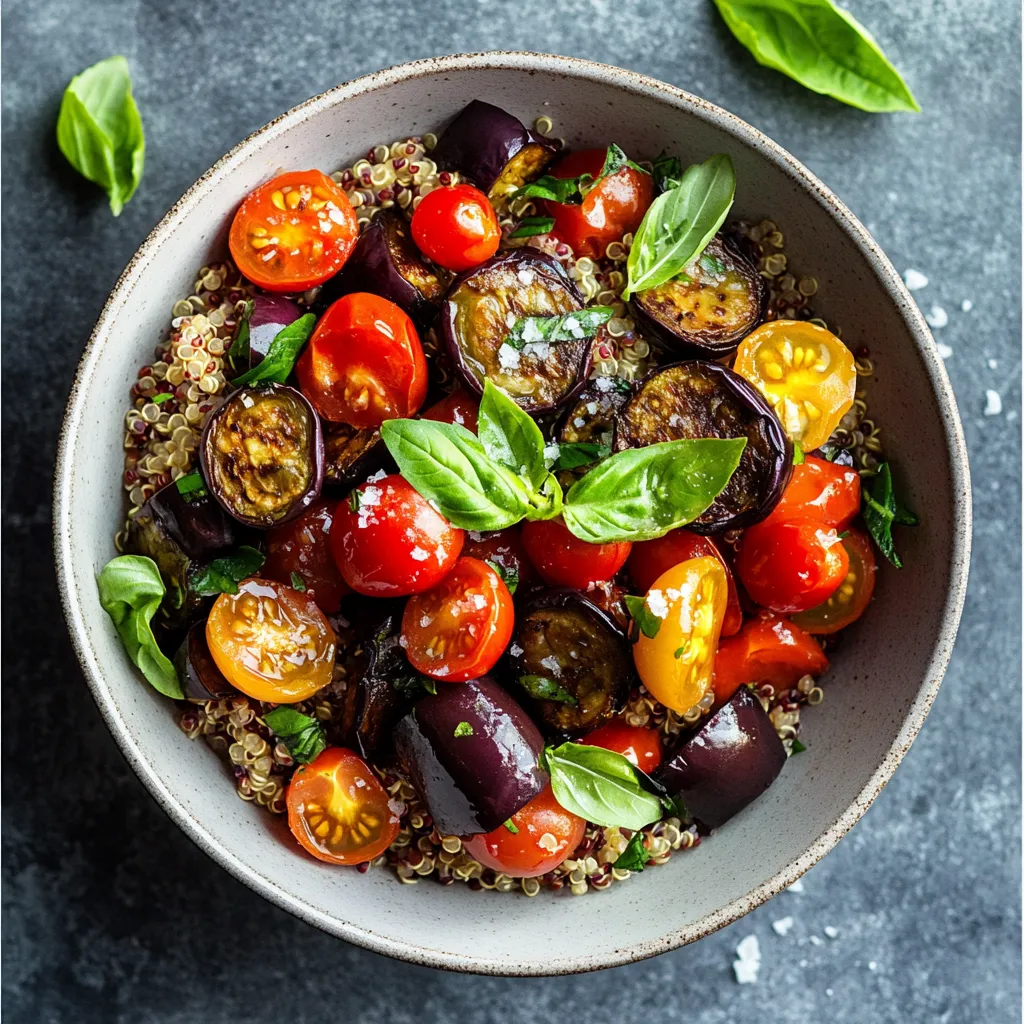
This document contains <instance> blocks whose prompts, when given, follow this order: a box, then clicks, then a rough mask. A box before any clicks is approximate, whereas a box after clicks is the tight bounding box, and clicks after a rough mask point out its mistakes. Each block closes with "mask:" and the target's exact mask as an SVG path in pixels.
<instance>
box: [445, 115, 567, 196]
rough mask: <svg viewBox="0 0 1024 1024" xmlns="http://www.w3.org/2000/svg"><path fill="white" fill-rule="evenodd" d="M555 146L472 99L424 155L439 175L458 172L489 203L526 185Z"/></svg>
mask: <svg viewBox="0 0 1024 1024" xmlns="http://www.w3.org/2000/svg"><path fill="white" fill-rule="evenodd" d="M558 149H559V145H558V143H557V142H556V141H555V140H554V139H548V138H545V137H544V136H543V135H538V134H537V133H536V132H533V131H531V130H530V129H529V128H527V127H526V126H525V125H524V124H523V123H522V121H520V120H518V119H517V118H515V117H513V116H512V115H511V114H509V113H507V112H506V111H504V110H502V109H501V107H496V106H494V105H493V104H491V103H484V102H483V100H473V101H472V102H471V103H469V104H467V105H466V106H465V107H463V108H462V110H461V111H460V112H459V113H458V114H456V115H455V118H454V120H452V122H451V123H450V124H449V125H448V127H447V128H446V129H445V130H444V133H443V134H442V135H441V138H440V139H439V140H438V143H437V145H436V146H435V147H434V150H433V152H432V153H431V154H430V156H431V159H432V160H433V161H434V162H435V163H436V164H437V166H438V167H439V168H440V169H441V170H443V171H458V172H459V173H460V174H464V175H465V176H466V177H467V178H469V179H470V181H472V182H473V183H474V184H476V185H478V186H479V187H480V188H481V189H483V191H484V192H486V193H487V194H488V195H489V196H490V197H491V199H497V198H499V197H501V196H504V195H507V194H508V193H510V192H514V191H515V190H516V189H517V188H519V187H520V186H522V185H525V184H526V182H528V181H532V180H533V179H534V178H536V177H537V176H538V175H539V174H540V172H541V171H543V170H544V168H545V167H547V165H548V164H549V163H550V162H551V160H552V159H553V158H554V156H555V154H556V153H557V152H558Z"/></svg>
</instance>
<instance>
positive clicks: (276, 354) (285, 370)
mask: <svg viewBox="0 0 1024 1024" xmlns="http://www.w3.org/2000/svg"><path fill="white" fill-rule="evenodd" d="M315 326H316V317H315V316H314V315H313V314H312V313H305V314H303V315H302V316H300V317H299V319H298V320H294V321H292V323H290V324H288V326H287V327H282V328H281V330H279V331H278V332H277V334H275V335H274V340H273V341H272V342H271V343H270V348H269V349H268V350H267V354H266V356H264V358H263V361H262V362H261V363H258V364H257V365H256V366H254V367H253V368H252V369H251V370H249V371H247V372H246V373H243V374H242V376H241V377H236V378H235V379H234V380H233V381H232V382H231V383H232V384H233V385H234V386H235V387H236V388H240V387H242V386H243V385H245V384H271V383H272V384H283V383H284V382H285V381H286V380H287V379H288V377H289V375H290V374H291V372H292V368H293V367H294V366H295V360H296V359H298V358H299V353H300V352H301V351H302V349H303V347H304V346H305V344H306V342H307V341H309V336H310V335H311V334H312V333H313V328H314V327H315ZM232 347H234V346H232Z"/></svg>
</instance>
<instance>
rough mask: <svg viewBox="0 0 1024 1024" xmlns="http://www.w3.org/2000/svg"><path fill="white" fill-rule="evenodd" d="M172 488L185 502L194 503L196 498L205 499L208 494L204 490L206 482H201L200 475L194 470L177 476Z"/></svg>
mask: <svg viewBox="0 0 1024 1024" xmlns="http://www.w3.org/2000/svg"><path fill="white" fill-rule="evenodd" d="M174 486H175V487H177V488H178V493H179V494H180V495H181V496H182V497H183V498H184V499H185V500H186V501H195V500H196V499H197V498H205V497H206V495H207V494H208V493H209V492H208V491H207V490H206V481H205V480H203V477H202V474H201V473H200V472H199V471H198V470H195V471H193V472H191V473H186V474H185V475H184V476H179V477H178V479H177V480H175V481H174Z"/></svg>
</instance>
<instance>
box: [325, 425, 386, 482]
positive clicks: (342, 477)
mask: <svg viewBox="0 0 1024 1024" xmlns="http://www.w3.org/2000/svg"><path fill="white" fill-rule="evenodd" d="M321 426H322V429H323V432H324V488H325V489H327V490H331V491H335V492H337V491H346V492H347V491H349V490H351V489H352V488H353V487H355V486H356V484H361V483H362V482H363V481H364V480H365V479H366V478H367V477H368V476H372V475H373V474H374V473H376V472H377V471H378V470H380V469H384V468H385V467H386V466H390V465H391V461H390V459H391V456H390V455H389V454H388V450H387V446H386V445H385V444H384V442H383V441H382V440H381V437H380V430H378V429H377V428H376V427H374V428H373V429H372V430H357V429H356V428H355V427H352V426H349V424H347V423H328V422H327V421H324V422H323V423H322V424H321Z"/></svg>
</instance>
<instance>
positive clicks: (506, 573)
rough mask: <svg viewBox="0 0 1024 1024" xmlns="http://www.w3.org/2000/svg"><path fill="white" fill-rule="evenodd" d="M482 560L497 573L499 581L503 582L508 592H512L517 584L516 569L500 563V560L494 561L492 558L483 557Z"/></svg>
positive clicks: (517, 575) (517, 574) (517, 573)
mask: <svg viewBox="0 0 1024 1024" xmlns="http://www.w3.org/2000/svg"><path fill="white" fill-rule="evenodd" d="M484 561H485V562H486V563H487V564H488V565H489V566H490V567H491V568H492V569H493V570H494V571H495V572H496V573H497V574H498V576H499V577H500V579H501V582H502V583H504V584H505V589H506V590H508V592H509V593H510V594H514V593H515V592H516V588H517V587H518V586H519V572H518V570H516V569H515V568H513V567H512V566H508V565H502V564H501V562H496V561H495V560H494V559H493V558H485V559H484Z"/></svg>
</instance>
